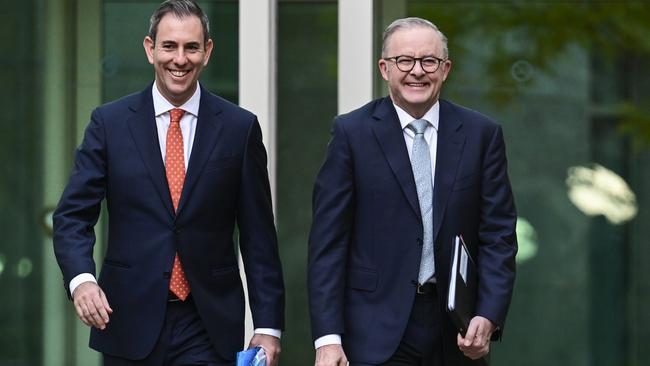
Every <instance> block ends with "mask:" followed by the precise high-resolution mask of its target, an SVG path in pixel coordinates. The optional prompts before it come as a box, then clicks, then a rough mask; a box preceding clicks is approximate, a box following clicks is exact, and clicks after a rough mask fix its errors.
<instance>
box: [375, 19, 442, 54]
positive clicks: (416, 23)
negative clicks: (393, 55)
mask: <svg viewBox="0 0 650 366" xmlns="http://www.w3.org/2000/svg"><path fill="white" fill-rule="evenodd" d="M411 28H430V29H433V30H434V31H435V32H436V33H438V35H439V36H440V40H441V41H442V46H443V50H442V52H443V55H442V57H443V58H447V57H449V48H447V36H445V35H444V34H443V33H442V32H441V31H440V29H438V27H436V25H435V24H433V23H431V22H430V21H428V20H426V19H422V18H415V17H412V18H402V19H397V20H395V21H394V22H392V23H390V25H389V26H388V27H387V28H386V30H385V31H384V35H383V37H382V43H381V57H387V56H388V55H386V44H387V43H388V39H389V38H390V36H392V35H393V33H395V32H397V31H398V30H400V29H411Z"/></svg>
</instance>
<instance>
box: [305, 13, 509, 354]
mask: <svg viewBox="0 0 650 366" xmlns="http://www.w3.org/2000/svg"><path fill="white" fill-rule="evenodd" d="M451 65H452V64H451V61H450V59H449V51H448V48H447V38H446V37H445V36H444V35H443V34H442V32H440V31H439V30H438V28H437V27H436V26H435V25H433V24H432V23H431V22H429V21H427V20H424V19H419V18H406V19H399V20H396V21H395V22H393V23H392V24H391V25H390V26H388V28H387V29H386V31H385V32H384V36H383V48H382V58H381V59H380V60H379V71H380V72H381V75H382V77H383V78H384V80H386V81H387V83H388V88H389V93H390V96H389V97H387V98H382V99H378V100H375V101H372V102H370V103H368V104H366V105H365V106H363V107H361V108H359V109H357V110H355V111H352V112H350V113H348V114H345V115H341V116H338V117H337V118H336V119H335V121H334V125H333V127H332V139H331V141H330V143H329V145H328V148H327V156H326V159H325V162H324V164H323V166H322V167H321V170H320V172H319V174H318V177H317V178H316V184H315V187H314V199H313V204H314V208H313V224H312V228H311V233H310V237H309V268H308V276H309V279H308V284H309V302H310V313H311V324H312V334H313V338H314V343H315V347H316V361H315V364H316V365H317V366H330V365H339V366H344V365H346V363H347V362H348V361H349V362H350V365H352V366H354V365H387V366H395V365H419V366H442V365H446V366H457V365H475V364H479V363H480V362H482V361H481V360H480V359H481V357H483V356H486V355H487V354H488V352H489V348H490V342H491V340H493V339H498V338H499V335H500V334H501V331H502V330H503V325H504V322H505V317H506V313H507V310H508V307H509V304H510V299H511V297H512V290H513V284H514V278H515V254H516V251H517V243H516V236H515V223H516V213H515V207H514V202H513V197H512V191H511V188H510V182H509V179H508V174H507V166H506V165H507V164H506V156H505V145H504V141H503V135H502V132H501V127H500V126H499V125H498V124H497V123H495V122H494V121H492V120H491V119H489V118H488V117H486V116H484V115H481V114H479V113H477V112H475V111H472V110H470V109H467V108H464V107H461V106H458V105H456V104H453V103H451V102H449V101H445V100H442V99H439V96H440V90H441V89H442V85H443V83H444V82H445V80H446V79H447V77H448V76H449V72H450V70H451ZM456 235H462V236H463V237H464V239H465V242H466V244H467V246H468V249H469V252H470V254H471V256H472V257H473V258H474V259H475V260H476V263H477V267H478V276H479V280H478V283H479V288H478V293H477V299H478V301H477V304H476V314H475V316H474V317H473V318H472V319H471V322H470V326H469V329H468V331H467V333H466V335H465V337H463V336H461V335H460V334H459V333H458V330H457V329H456V328H455V327H454V326H453V324H452V323H451V320H450V318H449V317H448V315H447V314H446V310H445V309H446V300H447V286H446V284H447V283H448V281H449V273H450V261H451V257H452V250H453V246H452V242H453V238H454V237H455V236H456Z"/></svg>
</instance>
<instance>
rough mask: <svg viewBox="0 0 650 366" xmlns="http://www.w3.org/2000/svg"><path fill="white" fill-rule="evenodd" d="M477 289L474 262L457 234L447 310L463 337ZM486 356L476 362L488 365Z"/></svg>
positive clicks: (471, 315) (472, 309)
mask: <svg viewBox="0 0 650 366" xmlns="http://www.w3.org/2000/svg"><path fill="white" fill-rule="evenodd" d="M477 291H478V272H477V270H476V263H475V262H474V260H473V259H472V257H471V256H470V255H469V251H468V250H467V246H466V245H465V241H464V240H463V237H462V236H460V235H457V236H456V237H455V238H454V256H453V257H452V262H451V273H450V275H449V292H448V294H447V311H448V313H449V317H450V318H451V321H452V323H454V325H455V326H456V328H457V329H458V332H459V333H460V334H461V335H462V336H463V337H465V335H466V333H467V328H469V323H470V321H471V320H472V318H473V317H474V315H475V311H476V294H477ZM488 356H489V355H487V356H484V357H482V358H481V359H479V360H478V361H477V364H478V365H488Z"/></svg>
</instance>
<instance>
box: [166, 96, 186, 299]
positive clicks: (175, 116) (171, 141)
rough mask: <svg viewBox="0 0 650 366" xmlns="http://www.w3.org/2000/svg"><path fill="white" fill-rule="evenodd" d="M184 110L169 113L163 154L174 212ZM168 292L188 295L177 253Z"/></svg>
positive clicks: (182, 172)
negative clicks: (165, 145)
mask: <svg viewBox="0 0 650 366" xmlns="http://www.w3.org/2000/svg"><path fill="white" fill-rule="evenodd" d="M184 113H185V111H184V110H182V109H179V108H174V109H172V110H170V111H169V116H170V120H171V121H170V123H169V129H168V130H167V147H166V152H165V170H166V173H167V184H168V185H169V193H171V196H172V204H173V205H174V211H176V210H177V209H178V201H180V199H181V192H182V191H183V183H184V182H185V158H184V156H183V134H182V133H181V125H180V122H181V117H183V114H184ZM169 290H170V291H171V292H172V293H174V295H176V296H178V298H179V299H181V300H183V301H184V300H185V299H186V298H187V295H189V294H190V284H189V282H187V278H185V272H183V267H182V266H181V260H180V258H179V257H178V253H176V256H175V257H174V267H173V268H172V278H171V281H170V282H169Z"/></svg>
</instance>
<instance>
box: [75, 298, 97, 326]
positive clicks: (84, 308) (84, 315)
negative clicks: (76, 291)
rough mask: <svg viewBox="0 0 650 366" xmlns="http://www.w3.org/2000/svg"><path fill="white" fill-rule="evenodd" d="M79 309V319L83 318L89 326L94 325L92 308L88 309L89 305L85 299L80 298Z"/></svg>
mask: <svg viewBox="0 0 650 366" xmlns="http://www.w3.org/2000/svg"><path fill="white" fill-rule="evenodd" d="M77 304H78V306H79V309H80V310H81V314H80V315H79V319H81V321H82V322H84V324H86V325H88V326H92V325H93V324H92V320H91V318H90V310H89V309H88V305H87V304H86V301H84V300H83V299H79V301H78V302H77Z"/></svg>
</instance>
